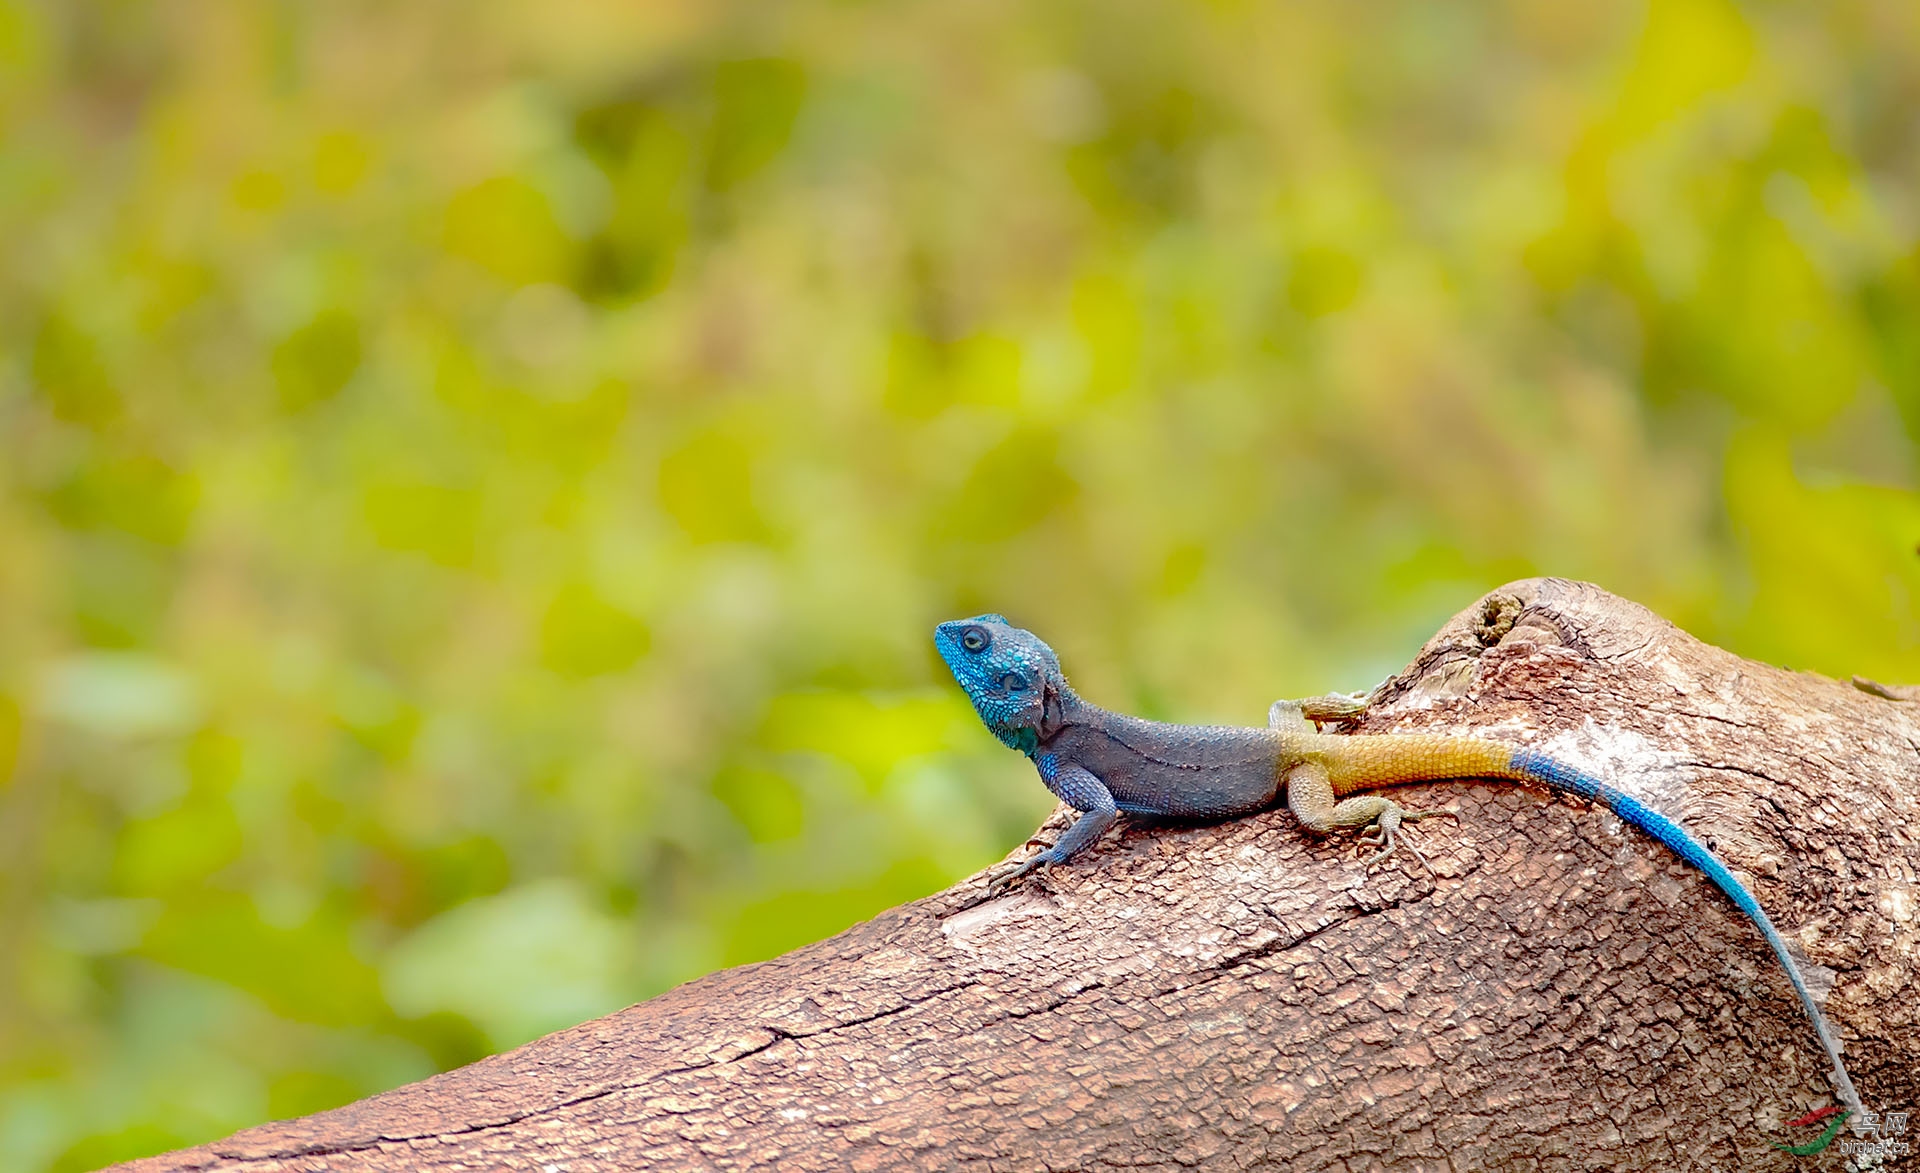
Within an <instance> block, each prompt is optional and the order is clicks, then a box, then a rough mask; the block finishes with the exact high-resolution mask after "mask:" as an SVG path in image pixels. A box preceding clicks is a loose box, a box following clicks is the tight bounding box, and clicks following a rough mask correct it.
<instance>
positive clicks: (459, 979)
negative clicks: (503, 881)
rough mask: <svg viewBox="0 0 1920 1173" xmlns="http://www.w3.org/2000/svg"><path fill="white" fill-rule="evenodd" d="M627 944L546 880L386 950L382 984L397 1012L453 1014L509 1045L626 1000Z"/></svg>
mask: <svg viewBox="0 0 1920 1173" xmlns="http://www.w3.org/2000/svg"><path fill="white" fill-rule="evenodd" d="M632 948H633V946H632V944H631V943H630V937H629V930H628V929H627V927H626V926H625V925H624V924H623V922H621V921H618V920H615V919H614V918H612V917H610V916H608V915H607V914H606V913H604V912H602V911H600V910H598V909H596V908H594V907H593V906H592V905H591V904H590V903H589V902H588V901H587V899H586V897H585V896H584V895H583V894H582V893H581V892H580V891H579V889H578V887H577V886H576V885H574V884H573V883H571V882H570V881H566V880H558V879H556V880H544V881H540V882H538V883H533V884H526V885H522V886H521V887H518V888H514V889H511V890H509V891H507V892H503V893H501V894H500V895H498V896H489V897H486V898H484V899H480V900H474V901H469V902H468V903H466V904H463V905H461V906H460V907H458V908H456V909H454V910H452V911H451V912H447V913H444V914H442V915H441V916H439V917H437V918H435V919H434V920H432V921H429V922H428V923H427V924H425V925H422V926H421V927H420V928H419V929H417V930H415V931H414V932H413V933H412V934H411V935H410V936H408V937H407V938H406V939H405V940H404V941H402V942H401V943H400V944H399V945H397V946H395V947H394V948H393V949H392V950H390V951H389V952H388V954H387V961H386V965H385V969H384V973H383V977H382V985H383V987H384V988H385V990H386V992H387V1000H388V1001H389V1002H390V1003H391V1004H392V1005H393V1008H394V1010H396V1011H397V1012H399V1013H400V1014H403V1015H406V1016H408V1017H419V1016H422V1015H426V1014H431V1013H434V1012H436V1011H451V1012H453V1013H456V1014H460V1015H463V1016H465V1017H467V1018H469V1019H471V1020H472V1021H473V1022H474V1023H476V1024H477V1025H478V1026H479V1027H480V1028H481V1029H482V1030H484V1031H486V1032H487V1036H488V1038H489V1039H490V1040H491V1041H492V1043H493V1045H494V1046H495V1047H499V1048H505V1047H511V1046H515V1045H518V1044H520V1043H523V1042H525V1041H527V1040H528V1039H531V1038H534V1037H537V1036H539V1035H542V1034H545V1033H546V1032H548V1031H550V1030H555V1029H558V1028H559V1027H562V1026H568V1025H571V1024H572V1023H576V1022H580V1021H582V1020H584V1019H588V1018H592V1017H594V1016H596V1015H600V1014H605V1013H607V1012H608V1011H611V1010H617V1009H619V1008H620V1007H621V1006H623V1005H625V1004H626V1003H627V1002H628V1001H630V1000H631V999H630V997H629V996H628V995H627V994H626V993H624V992H623V990H622V984H623V981H624V979H625V975H626V974H627V973H628V972H630V966H631V964H632V963H631V961H630V960H629V956H628V955H629V953H630V952H631V950H632Z"/></svg>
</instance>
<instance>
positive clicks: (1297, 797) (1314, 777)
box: [1286, 762, 1457, 869]
mask: <svg viewBox="0 0 1920 1173" xmlns="http://www.w3.org/2000/svg"><path fill="white" fill-rule="evenodd" d="M1286 783H1287V806H1288V808H1289V809H1290V810H1292V811H1293V817H1294V818H1296V819H1299V820H1300V825H1301V826H1303V827H1305V828H1306V829H1307V830H1309V831H1313V832H1315V833H1316V834H1320V835H1330V834H1332V833H1333V832H1335V831H1342V830H1349V829H1352V828H1364V830H1363V832H1362V834H1361V835H1360V842H1362V843H1366V844H1370V845H1373V846H1377V847H1379V848H1380V850H1379V851H1377V852H1375V853H1374V854H1373V855H1371V856H1369V857H1368V859H1367V862H1366V864H1365V866H1367V867H1372V866H1373V865H1374V864H1376V863H1379V862H1380V861H1381V860H1383V859H1385V858H1387V857H1388V856H1390V855H1392V854H1393V852H1394V849H1395V848H1397V847H1398V846H1399V845H1400V844H1401V843H1403V842H1406V841H1405V840H1403V839H1401V838H1400V836H1399V830H1400V824H1401V823H1417V822H1419V821H1420V820H1421V819H1425V818H1430V817H1432V816H1434V815H1445V816H1446V817H1448V818H1455V817H1457V816H1456V815H1455V814H1454V812H1453V811H1450V810H1437V811H1411V810H1408V809H1407V808H1406V807H1403V806H1401V805H1400V804H1399V803H1397V802H1395V801H1393V800H1392V799H1390V798H1386V797H1384V796H1382V795H1378V794H1356V795H1354V796H1353V797H1351V798H1343V799H1340V800H1339V801H1337V802H1336V801H1335V800H1334V793H1333V783H1332V782H1331V781H1329V780H1328V778H1327V770H1326V767H1325V766H1322V765H1320V764H1319V763H1318V762H1301V763H1299V764H1298V765H1295V766H1294V767H1293V768H1292V769H1290V770H1288V771H1287V777H1286ZM1407 850H1409V851H1411V852H1413V854H1414V855H1415V856H1416V857H1418V858H1419V860H1420V862H1421V863H1423V864H1425V863H1427V857H1426V856H1425V855H1422V854H1421V853H1420V849H1419V848H1417V847H1415V846H1414V845H1413V844H1412V843H1410V842H1409V843H1407ZM1427 866H1428V867H1429V869H1431V867H1432V865H1431V864H1428V865H1427Z"/></svg>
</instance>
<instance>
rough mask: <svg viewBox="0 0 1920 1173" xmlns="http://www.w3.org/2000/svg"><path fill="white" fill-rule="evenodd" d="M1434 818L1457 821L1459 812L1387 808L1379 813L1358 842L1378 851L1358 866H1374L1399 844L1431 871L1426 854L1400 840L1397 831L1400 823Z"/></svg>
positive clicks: (1410, 841)
mask: <svg viewBox="0 0 1920 1173" xmlns="http://www.w3.org/2000/svg"><path fill="white" fill-rule="evenodd" d="M1435 816H1441V817H1445V818H1449V819H1455V820H1457V819H1459V817H1460V812H1459V811H1456V810H1453V809H1452V808H1446V809H1442V810H1434V811H1410V810H1407V809H1406V808H1405V807H1400V806H1389V807H1388V808H1387V809H1386V810H1383V811H1381V812H1380V817H1379V818H1378V819H1375V820H1374V822H1373V825H1372V826H1371V827H1368V828H1367V830H1366V831H1364V832H1362V833H1361V835H1360V842H1362V843H1365V844H1368V845H1370V846H1374V847H1378V848H1379V849H1380V850H1379V851H1376V852H1374V853H1373V854H1372V855H1370V856H1368V857H1367V861H1366V862H1365V863H1364V864H1361V865H1360V866H1361V867H1365V868H1370V867H1372V866H1373V865H1374V864H1377V863H1379V862H1380V861H1381V860H1383V859H1385V858H1387V857H1388V856H1390V855H1392V854H1393V853H1394V851H1395V850H1396V849H1397V848H1399V847H1400V845H1401V844H1405V845H1406V848H1407V850H1408V851H1411V852H1413V855H1414V858H1415V859H1418V860H1419V861H1420V863H1421V865H1422V866H1423V867H1425V868H1426V869H1427V870H1428V871H1432V870H1433V864H1432V863H1430V862H1429V861H1428V860H1427V857H1426V854H1425V853H1424V852H1422V851H1421V850H1420V849H1419V848H1418V847H1416V846H1414V844H1413V841H1412V840H1410V839H1403V838H1401V837H1400V836H1399V834H1398V831H1399V829H1400V824H1401V823H1417V822H1419V821H1420V820H1421V819H1430V818H1433V817H1435Z"/></svg>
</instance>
